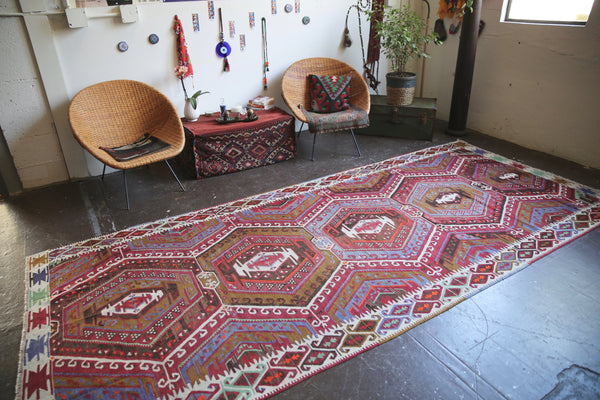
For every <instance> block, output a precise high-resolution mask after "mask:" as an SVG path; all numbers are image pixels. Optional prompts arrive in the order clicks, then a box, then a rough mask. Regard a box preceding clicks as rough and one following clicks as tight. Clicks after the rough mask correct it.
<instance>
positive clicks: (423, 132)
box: [356, 95, 437, 140]
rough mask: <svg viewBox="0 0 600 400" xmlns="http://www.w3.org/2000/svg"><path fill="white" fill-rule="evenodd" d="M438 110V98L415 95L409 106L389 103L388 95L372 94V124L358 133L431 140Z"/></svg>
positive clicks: (358, 130) (370, 116)
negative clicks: (417, 96)
mask: <svg viewBox="0 0 600 400" xmlns="http://www.w3.org/2000/svg"><path fill="white" fill-rule="evenodd" d="M436 111H437V99H428V98H416V97H415V99H414V101H413V103H412V104H410V105H408V106H392V105H389V104H387V96H376V95H371V112H370V113H369V120H370V125H369V127H368V128H362V129H357V130H356V133H359V134H361V135H375V136H394V137H399V138H403V139H424V140H431V139H432V138H433V120H434V119H435V112H436Z"/></svg>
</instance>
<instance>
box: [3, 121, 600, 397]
mask: <svg viewBox="0 0 600 400" xmlns="http://www.w3.org/2000/svg"><path fill="white" fill-rule="evenodd" d="M435 130H436V132H435V135H434V140H433V142H428V141H412V140H403V139H396V138H385V137H373V136H357V139H358V143H359V144H360V146H361V150H362V152H363V157H362V158H357V157H356V154H355V149H354V145H353V143H352V140H351V137H350V136H348V135H347V134H329V135H323V136H320V137H319V138H318V140H317V151H316V154H315V161H314V162H311V161H310V160H309V159H310V149H311V145H312V138H311V137H310V135H309V134H306V133H303V134H302V135H301V136H300V139H299V152H298V155H297V157H296V158H295V159H294V160H290V161H286V162H283V163H280V164H275V165H272V166H268V167H262V168H257V169H253V170H248V171H244V172H237V173H234V174H229V175H223V176H218V177H213V178H210V179H204V180H194V179H193V178H192V177H191V171H190V169H189V168H187V169H181V166H180V167H179V169H178V172H179V174H180V177H181V178H182V181H183V184H184V185H185V186H186V189H187V191H186V192H181V191H180V190H179V187H178V186H177V184H176V182H175V181H174V180H172V178H171V177H170V174H169V172H168V170H167V169H166V167H165V166H164V164H163V165H160V164H158V165H153V166H151V167H149V168H140V169H137V170H134V171H132V172H131V173H129V174H128V177H129V178H128V181H129V192H130V199H131V211H127V210H125V198H124V193H123V189H122V178H121V175H120V174H112V175H108V176H107V177H106V178H105V180H104V182H102V181H101V180H100V179H99V178H90V179H87V180H83V181H80V182H72V183H65V184H60V185H54V186H51V187H48V188H43V189H38V190H32V191H28V192H26V193H23V194H21V195H17V196H12V197H9V198H5V199H2V200H0V243H1V246H0V249H1V251H0V301H1V302H2V308H1V309H0V398H2V399H4V398H6V399H10V398H13V397H14V385H15V380H16V376H17V364H18V348H19V343H20V340H21V326H22V314H23V297H24V284H23V279H24V271H23V266H24V260H25V256H27V255H31V254H34V253H37V252H39V251H42V250H46V249H49V248H55V247H59V246H62V245H65V244H68V243H72V242H76V241H79V240H83V239H86V238H89V237H93V236H97V235H100V234H105V233H109V232H112V231H116V230H120V229H123V228H126V227H128V226H131V225H135V224H140V223H143V222H149V221H153V220H156V219H159V218H164V217H167V216H172V215H177V214H182V213H185V212H188V211H192V210H196V209H200V208H204V207H208V206H212V205H216V204H220V203H223V202H227V201H231V200H235V199H238V198H241V197H246V196H249V195H253V194H257V193H261V192H265V191H269V190H273V189H277V188H279V187H282V186H287V185H292V184H294V183H298V182H302V181H306V180H310V179H314V178H318V177H320V176H324V175H327V174H330V173H334V172H338V171H342V170H345V169H348V168H352V167H355V166H359V165H364V164H369V163H373V162H377V161H380V160H384V159H387V158H390V157H393V156H395V155H398V154H402V153H407V152H410V151H414V150H417V149H420V148H424V147H428V146H431V145H434V144H440V143H444V142H448V141H453V140H455V138H452V137H449V136H447V135H445V134H444V133H443V124H442V123H438V124H437V125H436V129H435ZM463 140H466V141H468V142H470V143H472V144H474V145H477V146H480V147H483V148H485V149H487V150H491V151H494V152H496V153H499V154H502V155H504V156H506V157H509V158H512V159H515V160H518V161H519V162H522V163H526V164H528V165H531V166H535V167H537V168H541V169H544V170H549V171H553V172H555V173H558V174H559V175H562V176H565V177H567V178H570V179H573V180H576V181H579V182H581V183H585V184H587V185H590V186H593V187H596V188H600V171H598V170H592V169H587V168H583V167H581V166H579V165H576V164H574V163H571V162H567V161H565V160H561V159H558V158H555V157H551V156H548V155H545V154H542V153H539V152H535V151H530V150H526V149H523V148H520V147H518V146H515V145H512V144H510V143H507V142H503V141H500V140H497V139H493V138H490V137H487V136H484V135H481V134H478V133H475V132H473V133H470V134H469V135H468V136H466V137H464V138H463ZM591 150H592V149H591ZM599 286H600V229H596V230H595V231H593V232H591V233H589V234H587V235H586V236H584V237H583V238H580V239H578V240H576V241H575V242H573V243H571V244H569V245H567V246H565V247H563V248H561V249H559V250H558V251H555V252H554V253H551V254H550V255H548V256H546V257H545V258H544V259H542V260H540V261H538V262H536V263H535V264H534V265H532V266H530V267H528V268H526V269H525V270H523V271H522V272H519V273H517V274H515V275H514V276H512V277H510V278H509V279H506V280H504V281H502V282H500V283H498V284H496V285H494V286H493V287H491V288H489V289H487V290H485V291H483V292H481V293H479V294H477V295H476V296H474V297H472V298H470V299H468V300H466V301H464V302H462V303H461V304H459V305H458V306H456V307H454V308H452V309H451V310H449V311H447V312H445V313H443V314H441V315H440V316H438V317H436V318H434V319H432V320H430V321H428V322H425V323H423V324H421V325H419V326H418V327H416V328H413V329H412V330H410V331H409V332H407V333H406V334H404V335H401V336H400V337H398V338H396V339H394V340H391V341H389V342H387V343H385V344H383V345H381V346H379V347H377V348H375V349H373V350H371V351H368V352H366V353H363V354H362V355H360V356H358V357H355V358H353V359H351V360H349V361H347V362H345V363H343V364H342V365H339V366H337V367H334V368H331V369H329V370H327V371H324V372H323V373H321V374H319V375H317V376H314V377H312V378H310V379H308V380H306V381H304V382H301V383H300V384H298V385H296V386H294V387H293V388H291V389H289V390H287V391H285V392H283V393H281V394H279V395H277V396H275V398H276V399H303V400H306V399H327V400H333V399H541V398H542V397H544V395H545V394H546V393H548V392H550V391H551V390H552V389H553V388H554V386H555V385H556V384H557V382H558V380H557V374H559V373H560V372H561V371H562V370H564V369H567V368H569V367H570V366H571V365H579V366H581V367H585V368H588V369H590V370H592V371H597V372H598V371H600V290H599Z"/></svg>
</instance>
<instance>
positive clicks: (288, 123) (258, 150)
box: [182, 108, 296, 179]
mask: <svg viewBox="0 0 600 400" xmlns="http://www.w3.org/2000/svg"><path fill="white" fill-rule="evenodd" d="M256 115H257V116H258V120H256V121H252V122H232V123H227V124H219V123H218V122H217V121H216V119H217V116H218V114H213V115H212V116H210V117H207V116H204V115H203V116H201V117H200V118H198V121H196V122H184V124H183V125H184V127H185V130H186V133H187V138H188V140H187V141H186V149H185V150H184V152H183V154H182V157H183V158H184V159H185V160H184V162H188V160H189V161H192V160H193V161H192V162H193V165H194V170H195V175H196V179H200V178H206V177H210V176H215V175H222V174H228V173H231V172H236V171H243V170H245V169H250V168H256V167H261V166H264V165H271V164H275V163H278V162H281V161H285V160H289V159H292V158H294V157H295V156H296V136H295V134H294V129H295V123H294V117H292V116H291V115H289V114H287V113H286V112H284V111H283V110H280V109H279V108H272V109H270V110H266V111H262V110H259V111H256Z"/></svg>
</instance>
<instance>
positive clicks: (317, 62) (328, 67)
mask: <svg viewBox="0 0 600 400" xmlns="http://www.w3.org/2000/svg"><path fill="white" fill-rule="evenodd" d="M310 74H315V75H351V76H352V78H351V82H350V101H349V102H350V106H351V107H352V108H353V109H355V110H362V114H363V115H364V117H363V118H362V119H360V120H359V118H356V117H355V115H356V114H352V115H349V117H347V116H346V115H340V116H341V118H338V119H340V120H344V122H343V123H338V124H336V126H334V127H331V126H327V127H325V128H323V127H320V126H319V124H314V119H315V118H316V119H318V118H321V117H322V114H317V113H311V112H310V111H307V110H310V103H311V96H310V90H309V84H308V75H310ZM281 86H282V96H283V100H284V101H285V103H286V104H287V105H288V107H289V108H290V109H291V111H292V113H293V114H294V116H295V117H296V118H298V119H299V120H300V121H302V125H301V126H300V131H299V132H298V135H299V134H300V132H301V131H302V127H303V126H304V123H307V124H308V127H309V131H310V132H312V133H313V134H314V137H313V147H312V156H311V160H314V155H315V142H316V140H317V134H318V133H327V132H336V131H345V130H349V131H350V133H352V139H353V140H354V145H355V146H356V150H357V152H358V155H359V157H360V156H361V153H360V148H359V147H358V143H357V142H356V137H355V136H354V129H356V128H363V127H366V126H368V125H369V121H368V113H369V110H370V108H371V97H370V95H369V87H368V86H367V83H366V82H365V80H364V79H363V77H362V76H361V75H360V74H359V73H358V72H357V71H356V70H355V69H354V68H352V67H351V66H349V65H348V64H345V63H343V62H341V61H338V60H335V59H332V58H322V57H319V58H306V59H303V60H300V61H297V62H295V63H294V64H292V65H291V66H290V67H289V68H288V69H287V70H286V71H285V73H284V74H283V79H282V82H281ZM340 113H345V111H340V112H339V113H332V115H334V117H335V116H336V115H337V114H340ZM365 120H366V121H365ZM315 125H316V126H315Z"/></svg>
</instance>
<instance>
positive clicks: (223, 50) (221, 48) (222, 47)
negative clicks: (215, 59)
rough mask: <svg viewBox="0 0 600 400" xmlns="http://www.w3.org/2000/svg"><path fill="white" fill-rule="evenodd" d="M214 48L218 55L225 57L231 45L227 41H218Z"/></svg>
mask: <svg viewBox="0 0 600 400" xmlns="http://www.w3.org/2000/svg"><path fill="white" fill-rule="evenodd" d="M216 50H217V55H218V56H219V57H227V56H228V55H230V54H231V46H230V45H229V43H227V42H220V43H219V44H217V49H216Z"/></svg>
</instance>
